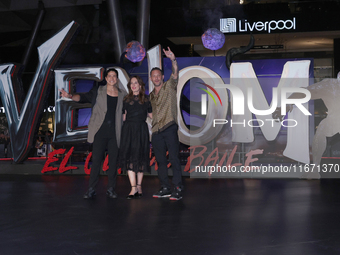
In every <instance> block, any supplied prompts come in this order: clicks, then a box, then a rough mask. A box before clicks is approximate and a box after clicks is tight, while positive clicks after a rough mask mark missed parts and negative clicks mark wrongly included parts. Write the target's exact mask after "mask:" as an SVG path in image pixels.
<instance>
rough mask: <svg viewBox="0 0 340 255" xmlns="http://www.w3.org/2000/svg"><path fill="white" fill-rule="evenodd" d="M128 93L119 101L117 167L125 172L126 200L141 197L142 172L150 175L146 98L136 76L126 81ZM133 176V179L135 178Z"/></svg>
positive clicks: (149, 104) (143, 87)
mask: <svg viewBox="0 0 340 255" xmlns="http://www.w3.org/2000/svg"><path fill="white" fill-rule="evenodd" d="M127 87H128V89H129V94H128V95H127V96H126V97H125V98H124V101H123V120H124V124H123V127H122V137H121V148H120V165H121V167H122V170H123V171H124V170H127V173H128V176H129V180H130V184H131V192H130V193H129V195H128V196H127V197H126V198H127V199H132V198H138V197H141V196H142V186H141V185H142V180H143V173H144V172H150V159H149V152H150V140H149V129H148V125H147V123H146V117H147V116H149V117H150V118H152V113H151V112H152V108H151V103H150V100H149V97H148V96H147V95H145V84H144V82H143V80H142V79H141V78H140V77H139V76H133V77H131V78H130V80H129V82H128V84H127ZM136 176H137V178H136Z"/></svg>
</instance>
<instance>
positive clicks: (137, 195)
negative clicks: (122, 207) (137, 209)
mask: <svg viewBox="0 0 340 255" xmlns="http://www.w3.org/2000/svg"><path fill="white" fill-rule="evenodd" d="M137 186H140V187H142V185H141V184H137ZM142 196H143V193H139V192H138V191H137V193H136V194H135V197H136V198H141V197H142Z"/></svg>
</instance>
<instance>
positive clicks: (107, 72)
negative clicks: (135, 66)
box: [105, 68, 118, 78]
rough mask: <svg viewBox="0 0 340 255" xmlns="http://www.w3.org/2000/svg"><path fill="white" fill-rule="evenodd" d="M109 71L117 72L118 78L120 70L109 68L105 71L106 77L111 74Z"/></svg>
mask: <svg viewBox="0 0 340 255" xmlns="http://www.w3.org/2000/svg"><path fill="white" fill-rule="evenodd" d="M109 72H115V73H116V75H117V78H118V71H117V70H116V69H114V68H109V69H106V73H105V78H106V77H107V75H108V74H109Z"/></svg>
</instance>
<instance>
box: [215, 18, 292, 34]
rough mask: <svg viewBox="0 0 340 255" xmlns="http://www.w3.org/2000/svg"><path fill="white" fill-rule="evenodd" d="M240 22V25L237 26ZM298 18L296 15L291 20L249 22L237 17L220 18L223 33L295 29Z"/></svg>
mask: <svg viewBox="0 0 340 255" xmlns="http://www.w3.org/2000/svg"><path fill="white" fill-rule="evenodd" d="M237 24H238V26H237ZM295 29H296V19H295V17H294V18H293V19H292V20H290V19H287V20H270V21H265V22H262V21H256V22H248V21H247V20H239V21H238V22H237V19H236V18H226V19H220V31H221V32H223V33H236V32H240V33H242V32H254V31H258V32H261V31H267V32H268V33H270V32H272V31H274V30H295Z"/></svg>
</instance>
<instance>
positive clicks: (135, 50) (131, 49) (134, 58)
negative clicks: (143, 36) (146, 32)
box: [125, 41, 145, 63]
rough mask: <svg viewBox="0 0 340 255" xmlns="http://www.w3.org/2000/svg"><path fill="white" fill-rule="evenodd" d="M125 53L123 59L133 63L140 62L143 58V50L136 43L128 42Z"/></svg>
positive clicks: (141, 46)
mask: <svg viewBox="0 0 340 255" xmlns="http://www.w3.org/2000/svg"><path fill="white" fill-rule="evenodd" d="M125 51H126V54H125V57H126V58H127V59H128V60H130V61H131V62H133V63H136V62H140V61H142V60H143V58H144V57H145V48H144V47H143V45H141V44H140V43H139V42H137V41H131V42H129V43H128V44H127V45H126V48H125Z"/></svg>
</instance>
